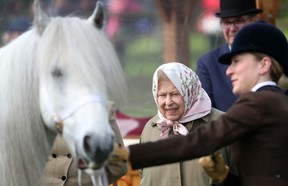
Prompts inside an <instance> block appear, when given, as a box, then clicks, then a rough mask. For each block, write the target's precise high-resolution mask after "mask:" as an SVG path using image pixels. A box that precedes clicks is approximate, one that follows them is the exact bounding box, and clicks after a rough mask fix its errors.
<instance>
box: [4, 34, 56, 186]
mask: <svg viewBox="0 0 288 186" xmlns="http://www.w3.org/2000/svg"><path fill="white" fill-rule="evenodd" d="M38 40H39V36H38V35H37V34H36V32H35V30H30V31H28V32H27V33H25V34H23V35H22V36H21V37H19V38H18V39H17V40H15V41H13V42H12V43H10V44H9V45H7V46H6V47H4V48H2V49H1V50H0V56H1V58H0V73H1V81H0V86H1V91H0V104H1V105H0V109H1V111H0V124H1V130H0V136H1V140H0V146H1V148H0V167H1V168H0V169H1V170H0V172H1V174H0V179H1V185H11V182H12V183H13V185H19V183H21V185H23V186H26V185H27V186H28V185H35V180H37V179H39V176H40V174H41V171H42V170H41V169H42V168H43V165H44V164H45V162H46V160H47V154H48V152H49V148H50V145H49V139H46V136H47V135H46V132H49V131H47V130H45V128H44V124H43V122H42V119H41V115H40V110H39V104H38V78H37V77H36V76H35V63H36V60H35V55H36V54H35V51H37V47H38ZM37 139H39V140H37ZM50 142H51V141H50ZM35 154H38V155H40V158H39V157H37V158H36V157H35ZM41 155H43V156H42V157H41ZM27 178H31V179H30V180H27Z"/></svg>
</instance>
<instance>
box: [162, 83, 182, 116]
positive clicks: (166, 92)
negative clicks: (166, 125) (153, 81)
mask: <svg viewBox="0 0 288 186" xmlns="http://www.w3.org/2000/svg"><path fill="white" fill-rule="evenodd" d="M157 102H158V107H159V111H160V112H161V114H162V115H163V116H164V117H165V118H166V119H168V120H171V121H178V120H180V119H181V118H182V116H183V115H184V112H185V104H184V100H183V97H182V96H181V94H180V93H179V91H178V90H177V88H176V87H175V86H174V85H173V83H172V82H171V81H170V80H164V79H161V80H159V82H158V94H157Z"/></svg>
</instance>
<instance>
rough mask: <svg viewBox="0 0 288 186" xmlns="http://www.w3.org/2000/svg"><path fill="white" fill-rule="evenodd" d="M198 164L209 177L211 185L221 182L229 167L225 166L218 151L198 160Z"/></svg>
mask: <svg viewBox="0 0 288 186" xmlns="http://www.w3.org/2000/svg"><path fill="white" fill-rule="evenodd" d="M199 164H200V165H201V166H202V168H203V169H204V170H205V172H206V174H207V175H208V176H209V177H210V182H211V184H213V183H214V184H215V183H221V182H223V181H224V180H225V178H226V177H227V175H228V173H229V167H228V166H227V165H225V162H224V159H223V156H222V154H221V152H220V151H217V152H215V153H213V154H212V155H209V156H204V157H202V158H200V159H199Z"/></svg>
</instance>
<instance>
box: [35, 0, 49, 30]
mask: <svg viewBox="0 0 288 186" xmlns="http://www.w3.org/2000/svg"><path fill="white" fill-rule="evenodd" d="M33 10H34V26H35V27H36V29H37V31H38V33H39V34H40V35H42V33H43V32H44V30H45V28H46V27H47V25H48V24H49V22H50V18H49V17H48V15H47V14H45V12H44V11H43V10H42V8H41V6H40V3H39V0H34V6H33Z"/></svg>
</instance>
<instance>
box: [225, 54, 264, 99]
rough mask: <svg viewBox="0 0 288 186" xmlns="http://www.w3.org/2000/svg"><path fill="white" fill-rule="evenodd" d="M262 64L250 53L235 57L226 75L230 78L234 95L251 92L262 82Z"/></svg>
mask: <svg viewBox="0 0 288 186" xmlns="http://www.w3.org/2000/svg"><path fill="white" fill-rule="evenodd" d="M260 70H261V63H260V62H259V61H257V60H256V58H255V56H254V55H252V54H250V53H243V54H239V55H235V56H234V57H233V58H232V63H231V64H230V66H229V67H228V69H227V71H226V74H227V75H228V76H229V77H230V79H231V81H232V86H233V93H234V94H235V95H241V94H243V93H246V92H249V91H251V89H252V88H253V87H254V86H255V85H256V84H257V83H258V82H259V81H260V75H259V72H260Z"/></svg>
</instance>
